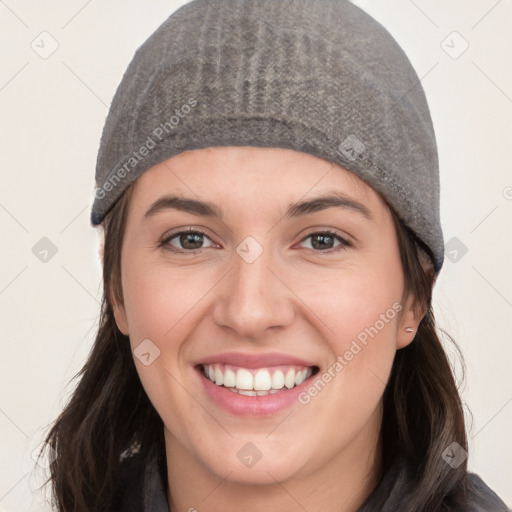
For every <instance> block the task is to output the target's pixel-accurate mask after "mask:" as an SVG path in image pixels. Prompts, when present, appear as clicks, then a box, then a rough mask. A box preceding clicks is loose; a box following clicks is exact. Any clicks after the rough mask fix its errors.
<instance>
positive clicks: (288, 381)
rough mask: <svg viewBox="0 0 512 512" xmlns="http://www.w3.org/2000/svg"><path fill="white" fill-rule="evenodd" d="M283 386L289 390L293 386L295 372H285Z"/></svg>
mask: <svg viewBox="0 0 512 512" xmlns="http://www.w3.org/2000/svg"><path fill="white" fill-rule="evenodd" d="M284 385H285V386H286V387H287V388H288V389H291V388H293V386H295V371H294V370H292V369H290V370H288V371H287V372H286V376H285V378H284Z"/></svg>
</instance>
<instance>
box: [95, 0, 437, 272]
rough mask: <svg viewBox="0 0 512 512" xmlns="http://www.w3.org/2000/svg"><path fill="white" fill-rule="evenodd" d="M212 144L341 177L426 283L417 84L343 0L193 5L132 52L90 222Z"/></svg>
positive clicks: (228, 0) (425, 193)
mask: <svg viewBox="0 0 512 512" xmlns="http://www.w3.org/2000/svg"><path fill="white" fill-rule="evenodd" d="M213 146H255V147H279V148H288V149H293V150H296V151H301V152H304V153H308V154H311V155H313V156H316V157H319V158H323V159H325V160H328V161H329V162H332V163H334V164H338V165H340V166H342V167H343V168H345V169H347V170H349V171H351V172H353V173H355V174H356V175H357V176H359V177H360V178H361V179H363V180H364V181H365V182H367V183H368V184H369V185H371V186H372V187H373V188H374V189H375V190H376V191H378V192H379V193H381V194H382V196H383V197H384V199H385V200H386V201H387V202H388V204H389V205H390V206H391V207H392V208H393V209H394V210H395V211H396V212H397V214H398V216H399V217H400V218H401V219H402V220H403V222H404V223H405V225H406V226H407V227H408V228H410V230H411V231H412V232H413V234H414V235H415V236H416V238H417V239H418V240H417V241H419V245H420V246H421V247H422V248H424V249H426V251H427V253H429V255H430V257H431V258H432V260H433V263H434V269H435V271H436V273H437V272H439V270H440V269H441V266H442V264H443V258H444V242H443V233H442V229H441V223H440V215H439V164H438V155H437V146H436V140H435V134H434V129H433V126H432V120H431V116H430V112H429V108H428V104H427V101H426V98H425V94H424V90H423V88H422V85H421V82H420V79H419V77H418V75H417V73H416V72H415V70H414V69H413V67H412V65H411V63H410V61H409V59H408V58H407V56H406V55H405V53H404V51H403V50H402V49H401V47H400V46H399V45H398V43H397V42H396V41H395V40H394V38H393V37H392V36H391V35H390V34H389V32H388V31H387V30H386V29H385V28H384V27H383V26H382V25H381V24H379V23H378V22H377V21H375V20H374V19H373V18H372V17H371V16H369V15H368V14H366V13H365V12H364V11H363V10H361V9H360V8H358V7H357V6H355V5H353V4H351V3H350V2H349V1H347V0H314V1H312V0H194V1H192V2H190V3H188V4H186V5H184V6H183V7H181V8H180V9H178V10H177V11H175V12H174V13H173V14H172V15H171V16H170V17H169V18H168V19H167V20H166V21H165V22H164V23H163V24H162V25H160V27H159V28H158V29H157V30H156V31H155V32H154V33H153V34H152V35H151V36H150V37H149V38H148V39H147V40H146V41H145V42H144V43H143V44H142V45H141V46H140V47H139V48H138V49H137V51H136V52H135V55H134V57H133V59H132V61H131V63H130V65H129V66H128V68H127V70H126V71H125V73H124V76H123V78H122V80H121V82H120V84H119V86H118V88H117V91H116V93H115V95H114V98H113V100H112V104H111V107H110V110H109V113H108V117H107V120H106V123H105V126H104V128H103V133H102V137H101V142H100V148H99V152H98V158H97V165H96V188H95V191H94V203H93V207H92V212H91V223H92V224H93V225H98V224H100V223H101V222H102V220H103V219H104V217H105V215H106V214H107V213H108V212H109V210H110V209H111V208H112V206H113V205H114V203H115V202H116V201H117V200H118V199H119V197H120V196H121V195H122V193H123V192H124V190H126V188H127V187H128V185H130V184H131V183H132V182H133V181H134V180H136V179H137V178H138V177H139V176H140V175H141V174H142V173H144V172H145V171H146V170H148V169H150V168H151V167H152V166H154V165H156V164H158V163H161V162H163V161H165V160H167V159H168V158H170V157H172V156H174V155H176V154H178V153H181V152H183V151H187V150H194V149H200V148H206V147H213Z"/></svg>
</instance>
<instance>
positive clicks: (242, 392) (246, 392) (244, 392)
mask: <svg viewBox="0 0 512 512" xmlns="http://www.w3.org/2000/svg"><path fill="white" fill-rule="evenodd" d="M238 394H239V395H245V396H256V391H253V390H248V389H239V390H238Z"/></svg>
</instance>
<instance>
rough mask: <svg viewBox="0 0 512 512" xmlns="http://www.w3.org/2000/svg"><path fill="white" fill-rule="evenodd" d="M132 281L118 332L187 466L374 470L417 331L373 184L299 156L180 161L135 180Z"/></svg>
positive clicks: (272, 472) (221, 472)
mask: <svg viewBox="0 0 512 512" xmlns="http://www.w3.org/2000/svg"><path fill="white" fill-rule="evenodd" d="M328 197H329V199H327V198H328ZM186 231H190V233H188V234H187V233H184V232H186ZM121 267H122V289H123V298H124V305H117V306H116V307H115V316H116V321H117V324H118V326H119V328H120V329H121V331H123V332H124V333H125V334H129V337H130V343H131V346H132V349H133V351H134V360H135V364H136V367H137V371H138V373H139V375H140V379H141V381H142V384H143V386H144V389H145V390H146V392H147V394H148V396H149V398H150V400H151V402H152V403H153V405H154V407H155V408H156V410H157V411H158V413H159V415H160V416H161V418H162V420H163V422H164V425H165V438H166V450H167V455H168V456H169V457H172V458H173V459H174V460H179V461H181V466H180V467H189V468H190V467H193V466H194V467H195V468H196V470H197V471H199V472H203V473H208V474H211V475H215V476H216V477H219V478H225V477H226V475H228V477H227V478H228V480H231V481H237V482H245V483H272V482H274V481H275V480H278V481H285V480H287V479H300V478H301V477H305V476H307V475H313V474H315V473H316V474H320V472H322V471H326V470H327V469H328V468H329V467H331V468H332V467H334V465H336V464H341V463H342V462H343V464H352V465H354V464H355V465H357V464H362V463H366V462H367V461H368V460H369V459H371V457H372V454H374V453H375V448H376V443H377V439H378V434H379V429H380V423H381V398H382V394H383V392H384V388H385V384H386V382H387V380H388V377H389V374H390V369H391V366H392V362H393V358H394V355H395V351H396V349H397V348H401V347H403V346H405V345H406V344H407V343H409V342H410V341H411V340H412V339H413V337H414V333H406V332H405V331H404V328H405V327H406V326H409V325H410V326H413V327H416V326H417V323H418V321H417V320H415V318H414V316H413V313H412V308H411V302H410V301H409V299H408V300H407V301H406V302H403V301H402V294H403V291H404V290H403V284H404V281H403V274H402V267H401V263H400V255H399V248H398V244H397V238H396V234H395V230H394V226H393V222H392V218H391V216H390V213H389V210H388V209H387V207H386V205H385V203H384V202H383V201H382V199H381V198H380V196H379V195H378V194H377V193H376V192H375V191H374V190H373V189H372V188H371V187H370V186H368V185H367V184H366V183H365V182H363V181H362V180H360V179H359V178H358V177H356V176H355V175H354V174H352V173H350V172H348V171H346V170H345V169H342V168H340V167H338V166H335V165H333V164H331V163H329V162H326V161H324V160H321V159H318V158H315V157H313V156H310V155H307V154H303V153H299V152H295V151H292V150H285V149H274V148H272V149H270V148H248V147H219V148H208V149H202V150H195V151H190V152H185V153H182V154H179V155H177V156H175V157H173V158H171V159H169V160H167V161H166V162H164V163H162V164H159V165H156V166H155V167H153V168H151V169H149V170H148V171H146V172H145V173H144V174H143V175H142V176H141V177H139V178H138V180H137V182H136V186H135V189H134V194H133V196H132V200H131V203H130V206H129V212H128V218H127V224H126V231H125V236H124V241H123V246H122V258H121ZM399 313H400V314H399ZM213 381H215V383H214V382H213Z"/></svg>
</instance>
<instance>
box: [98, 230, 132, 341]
mask: <svg viewBox="0 0 512 512" xmlns="http://www.w3.org/2000/svg"><path fill="white" fill-rule="evenodd" d="M104 248H105V230H104V229H103V225H100V242H99V248H98V254H99V256H100V260H101V265H102V266H103V264H104V261H103V259H104ZM109 300H110V303H111V304H112V310H113V312H114V319H115V321H116V324H117V328H118V329H119V330H120V331H121V332H122V333H123V334H124V335H125V336H128V332H129V331H128V318H127V316H126V309H125V307H124V304H122V303H119V302H118V301H117V300H116V299H115V298H113V297H109Z"/></svg>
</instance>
